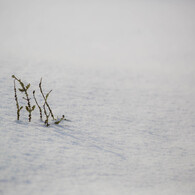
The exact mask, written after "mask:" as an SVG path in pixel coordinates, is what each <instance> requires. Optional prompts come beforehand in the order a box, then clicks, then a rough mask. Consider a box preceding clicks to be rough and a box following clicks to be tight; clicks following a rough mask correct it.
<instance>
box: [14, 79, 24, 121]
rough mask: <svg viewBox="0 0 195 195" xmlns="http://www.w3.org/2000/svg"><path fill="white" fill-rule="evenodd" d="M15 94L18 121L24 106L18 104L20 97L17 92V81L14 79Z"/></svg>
mask: <svg viewBox="0 0 195 195" xmlns="http://www.w3.org/2000/svg"><path fill="white" fill-rule="evenodd" d="M14 93H15V101H16V107H17V120H19V119H20V111H21V110H22V108H23V106H21V107H20V106H19V103H18V97H17V92H16V79H15V78H14Z"/></svg>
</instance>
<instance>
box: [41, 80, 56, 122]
mask: <svg viewBox="0 0 195 195" xmlns="http://www.w3.org/2000/svg"><path fill="white" fill-rule="evenodd" d="M41 83H42V78H41V80H40V83H39V88H40V92H41V94H42V96H43V99H44V100H45V104H46V106H47V107H48V109H49V112H50V114H51V116H52V118H53V120H55V118H54V115H53V112H52V110H51V108H50V106H49V104H48V103H47V99H46V97H45V95H44V94H43V90H42V87H41ZM50 92H51V91H50ZM50 92H49V93H50ZM49 93H48V94H49Z"/></svg>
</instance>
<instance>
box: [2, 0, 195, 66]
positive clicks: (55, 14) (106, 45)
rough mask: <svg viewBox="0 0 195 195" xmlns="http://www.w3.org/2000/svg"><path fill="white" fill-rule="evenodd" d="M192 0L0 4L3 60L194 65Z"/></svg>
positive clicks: (194, 5) (23, 0)
mask: <svg viewBox="0 0 195 195" xmlns="http://www.w3.org/2000/svg"><path fill="white" fill-rule="evenodd" d="M194 10H195V2H194V1H193V0H185V1H184V0H147V1H144V0H137V1H134V0H129V1H127V0H120V1H119V0H113V1H107V0H105V1H101V0H100V1H96V0H91V1H86V0H85V1H76V0H63V1H62V0H55V1H54V0H47V1H46V0H34V1H29V0H16V1H15V0H0V29H1V30H0V52H1V56H2V57H7V58H10V57H18V58H21V59H37V60H42V59H43V60H49V59H53V60H58V61H59V60H60V61H63V62H67V63H72V64H79V65H82V64H87V65H108V64H112V65H113V64H114V65H117V66H121V65H132V64H142V65H145V66H148V65H149V64H154V63H155V64H159V63H161V64H163V63H164V64H165V63H166V64H169V65H170V64H173V63H174V64H176V63H177V64H178V65H179V64H184V63H185V64H188V63H190V62H194V61H195V55H194V53H195V36H194V34H195V12H194Z"/></svg>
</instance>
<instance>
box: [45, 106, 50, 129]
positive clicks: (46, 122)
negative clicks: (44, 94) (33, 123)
mask: <svg viewBox="0 0 195 195" xmlns="http://www.w3.org/2000/svg"><path fill="white" fill-rule="evenodd" d="M43 110H44V113H45V117H46V119H45V125H46V126H47V127H48V126H49V125H50V124H49V116H50V114H51V113H50V112H49V114H47V111H46V107H45V103H44V104H43Z"/></svg>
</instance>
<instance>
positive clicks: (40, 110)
mask: <svg viewBox="0 0 195 195" xmlns="http://www.w3.org/2000/svg"><path fill="white" fill-rule="evenodd" d="M33 97H34V100H35V103H36V104H37V106H38V108H39V112H40V119H41V120H42V109H41V107H40V106H39V104H38V102H37V99H36V98H35V91H33Z"/></svg>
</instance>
